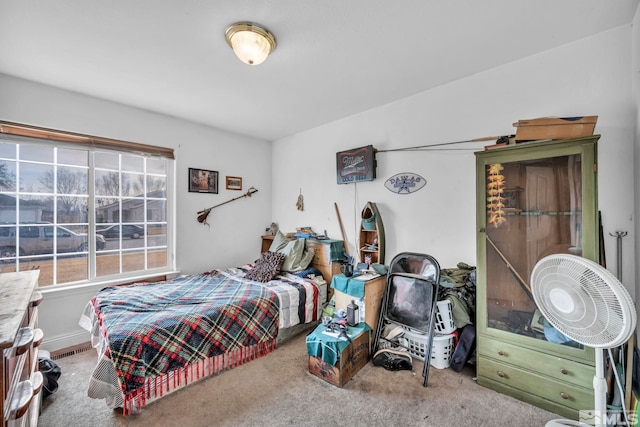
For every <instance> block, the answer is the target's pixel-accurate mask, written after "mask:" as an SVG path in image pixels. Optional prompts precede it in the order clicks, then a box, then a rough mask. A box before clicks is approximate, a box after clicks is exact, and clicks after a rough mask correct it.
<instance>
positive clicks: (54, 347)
mask: <svg viewBox="0 0 640 427" xmlns="http://www.w3.org/2000/svg"><path fill="white" fill-rule="evenodd" d="M87 338H88V333H87V331H85V330H83V329H81V330H78V331H77V332H73V333H70V334H65V335H59V336H57V337H50V338H49V337H47V336H46V335H45V337H44V340H43V341H42V344H41V345H40V348H41V349H42V350H46V351H48V352H49V353H51V354H54V353H57V352H59V351H61V350H64V349H68V348H73V347H75V346H80V345H83V344H85V343H87V342H88V341H87Z"/></svg>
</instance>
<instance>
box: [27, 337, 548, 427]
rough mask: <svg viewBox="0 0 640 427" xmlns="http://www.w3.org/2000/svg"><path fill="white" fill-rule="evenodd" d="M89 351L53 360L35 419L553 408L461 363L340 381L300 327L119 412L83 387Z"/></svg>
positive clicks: (365, 419) (384, 416)
mask: <svg viewBox="0 0 640 427" xmlns="http://www.w3.org/2000/svg"><path fill="white" fill-rule="evenodd" d="M95 362H96V355H95V353H94V352H93V351H88V352H84V353H80V354H76V355H73V356H69V357H65V358H62V359H59V360H57V363H58V364H59V365H60V366H61V368H62V377H61V378H60V388H59V390H58V391H57V392H56V393H55V394H53V395H51V396H49V397H48V398H47V399H46V400H45V402H44V404H43V409H42V415H41V417H40V423H39V425H40V426H45V427H48V426H51V427H58V426H60V427H72V426H92V427H102V426H104V427H106V426H189V427H190V426H327V427H330V426H369V427H373V426H438V427H441V426H487V427H489V426H490V427H497V426H538V427H539V426H544V425H545V423H546V422H547V421H549V420H551V419H554V418H559V417H558V416H557V415H554V414H552V413H550V412H547V411H544V410H542V409H539V408H536V407H534V406H531V405H529V404H526V403H523V402H520V401H518V400H516V399H513V398H511V397H509V396H505V395H502V394H499V393H497V392H494V391H492V390H489V389H487V388H484V387H481V386H479V385H477V384H476V383H475V381H474V380H473V375H474V369H473V367H472V366H468V367H467V368H465V370H463V372H461V373H458V372H455V371H453V370H451V369H443V370H440V369H435V368H432V369H431V370H430V376H429V386H428V387H427V388H424V387H422V374H421V373H422V363H421V362H419V361H418V362H414V372H410V371H398V372H390V371H386V370H385V369H383V368H380V367H375V366H373V364H372V363H371V362H369V363H368V364H367V365H366V366H365V367H364V368H363V369H362V370H360V372H358V373H357V374H356V375H355V376H354V378H353V379H352V380H351V381H349V382H348V383H347V384H346V386H345V387H344V388H338V387H335V386H333V385H331V384H329V383H326V382H324V381H323V380H321V379H319V378H317V377H315V376H313V375H311V374H310V373H309V372H308V365H307V364H308V357H307V353H306V345H305V337H304V334H302V335H300V336H298V337H295V338H293V339H291V340H290V341H288V342H287V343H285V344H282V345H281V346H280V347H279V348H278V349H277V350H275V351H274V352H272V353H271V354H269V355H268V356H266V357H263V358H260V359H257V360H254V361H252V362H250V363H248V364H246V365H242V366H240V367H238V368H235V369H232V370H230V371H226V372H224V373H222V374H220V375H218V376H216V377H212V378H208V379H206V380H204V381H201V382H199V383H197V384H193V385H191V386H189V387H187V388H185V389H183V390H180V391H178V392H176V393H174V394H173V395H171V396H168V397H165V398H163V399H162V400H160V401H157V402H155V403H152V404H150V405H148V406H147V407H145V408H143V409H142V411H141V412H140V413H139V414H135V415H130V416H128V417H123V416H122V415H121V413H119V412H118V411H114V410H111V409H109V408H108V407H107V406H106V405H105V403H104V401H101V400H94V399H90V398H88V397H87V395H86V388H87V383H88V377H89V374H90V372H91V370H92V368H93V366H94V364H95Z"/></svg>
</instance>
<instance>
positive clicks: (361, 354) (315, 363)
mask: <svg viewBox="0 0 640 427" xmlns="http://www.w3.org/2000/svg"><path fill="white" fill-rule="evenodd" d="M369 334H370V333H369V331H366V332H363V333H361V334H360V335H358V336H357V337H355V338H353V340H352V342H351V344H350V345H348V346H347V347H346V348H345V349H344V350H343V351H342V353H341V354H340V358H339V359H338V361H337V362H336V364H335V366H332V365H329V364H328V363H327V362H324V361H323V360H322V358H320V357H315V356H309V372H311V373H312V374H313V375H315V376H316V377H318V378H322V379H323V380H325V381H326V382H328V383H331V384H333V385H335V386H337V387H343V386H344V385H345V384H346V383H347V382H348V381H349V380H350V379H351V378H353V376H354V375H355V374H356V373H357V372H358V371H359V370H360V369H362V367H363V366H364V365H366V364H367V362H369Z"/></svg>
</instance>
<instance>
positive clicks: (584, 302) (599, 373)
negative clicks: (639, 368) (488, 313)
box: [531, 254, 636, 426]
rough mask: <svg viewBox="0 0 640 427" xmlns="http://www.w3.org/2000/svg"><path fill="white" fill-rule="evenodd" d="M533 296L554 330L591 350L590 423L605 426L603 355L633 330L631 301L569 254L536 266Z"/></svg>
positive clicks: (611, 280) (611, 279) (606, 275)
mask: <svg viewBox="0 0 640 427" xmlns="http://www.w3.org/2000/svg"><path fill="white" fill-rule="evenodd" d="M531 291H532V293H533V299H534V300H535V303H536V305H537V306H538V309H539V310H540V312H541V313H542V315H543V316H544V317H545V318H546V319H547V320H548V321H549V323H550V324H551V325H552V326H553V327H555V328H556V329H557V330H558V331H559V332H561V333H562V334H564V335H565V336H567V337H568V338H570V339H572V340H574V341H576V342H577V343H579V344H582V345H584V346H588V347H593V348H594V349H595V359H596V360H595V362H596V373H595V375H594V377H593V389H594V401H595V406H594V409H595V414H594V421H595V424H596V425H598V426H603V425H605V418H606V411H607V383H606V380H605V378H604V369H605V367H604V351H605V349H610V348H614V347H617V346H619V345H622V344H623V343H625V342H626V341H627V340H628V339H629V338H630V337H631V335H632V334H633V331H634V330H635V327H636V311H635V305H634V303H633V300H632V299H631V296H630V295H629V293H628V292H627V290H626V289H625V288H624V286H623V285H622V283H620V281H619V280H618V279H617V278H616V277H615V276H614V275H613V274H612V273H610V272H609V271H608V270H607V269H605V268H604V267H602V266H600V265H599V264H597V263H595V262H593V261H590V260H588V259H586V258H582V257H580V256H577V255H568V254H553V255H549V256H546V257H544V258H542V259H541V260H540V261H538V262H537V263H536V265H535V266H534V267H533V271H532V272H531ZM547 425H549V424H547ZM551 425H576V424H557V423H556V424H551ZM577 425H583V424H577Z"/></svg>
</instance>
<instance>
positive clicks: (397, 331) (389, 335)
mask: <svg viewBox="0 0 640 427" xmlns="http://www.w3.org/2000/svg"><path fill="white" fill-rule="evenodd" d="M390 327H391V325H387V326H386V327H385V328H384V338H385V339H386V340H388V341H393V340H394V338H399V337H401V336H402V335H403V334H404V329H403V328H402V326H396V327H395V328H393V329H391V328H390Z"/></svg>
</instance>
